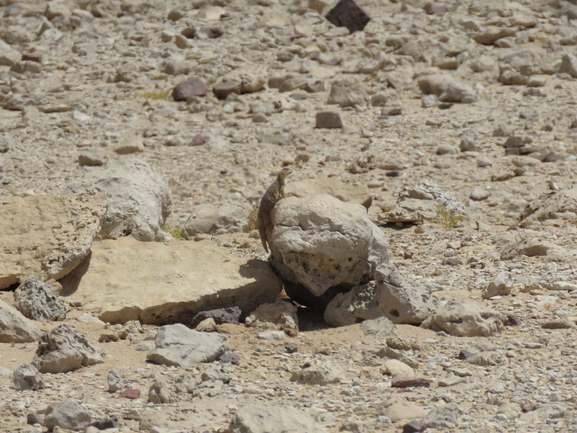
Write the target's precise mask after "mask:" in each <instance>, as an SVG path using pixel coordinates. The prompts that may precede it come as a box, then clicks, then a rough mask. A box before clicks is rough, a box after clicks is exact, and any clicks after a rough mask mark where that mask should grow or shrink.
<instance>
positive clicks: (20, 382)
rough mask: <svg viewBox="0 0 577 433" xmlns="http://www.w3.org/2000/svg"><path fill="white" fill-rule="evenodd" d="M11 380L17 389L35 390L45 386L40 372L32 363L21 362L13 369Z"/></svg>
mask: <svg viewBox="0 0 577 433" xmlns="http://www.w3.org/2000/svg"><path fill="white" fill-rule="evenodd" d="M13 381H14V389H16V390H18V391H26V390H28V389H31V390H33V391H37V390H39V389H42V388H44V387H45V386H46V385H45V383H44V378H43V377H42V374H40V372H39V371H38V369H37V368H36V367H34V366H33V365H32V364H22V365H21V366H20V367H18V368H17V369H16V370H14V377H13Z"/></svg>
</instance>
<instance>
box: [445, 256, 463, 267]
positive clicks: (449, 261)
mask: <svg viewBox="0 0 577 433" xmlns="http://www.w3.org/2000/svg"><path fill="white" fill-rule="evenodd" d="M442 264H443V265H446V266H461V265H462V264H463V262H461V261H460V260H459V259H457V258H455V257H449V258H448V259H445V260H443V263H442Z"/></svg>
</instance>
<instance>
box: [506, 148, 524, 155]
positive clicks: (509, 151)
mask: <svg viewBox="0 0 577 433" xmlns="http://www.w3.org/2000/svg"><path fill="white" fill-rule="evenodd" d="M521 149H522V148H519V147H509V148H507V149H505V155H521Z"/></svg>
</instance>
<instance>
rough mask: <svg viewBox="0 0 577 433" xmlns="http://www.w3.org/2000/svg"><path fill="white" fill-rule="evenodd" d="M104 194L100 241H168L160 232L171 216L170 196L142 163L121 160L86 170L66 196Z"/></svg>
mask: <svg viewBox="0 0 577 433" xmlns="http://www.w3.org/2000/svg"><path fill="white" fill-rule="evenodd" d="M81 191H103V192H104V193H105V194H106V198H107V199H108V208H107V210H106V214H105V215H104V221H103V223H102V226H101V229H100V233H99V234H100V236H101V237H102V238H110V239H117V238H119V237H121V236H132V237H134V238H136V239H138V240H139V241H144V242H150V241H158V242H162V241H168V240H170V239H171V236H170V234H169V233H166V232H165V231H163V230H162V226H163V225H164V222H165V221H166V218H168V216H169V215H170V214H171V213H172V195H171V193H170V188H169V186H168V183H167V181H166V179H164V177H163V176H161V175H160V174H158V173H156V172H155V171H154V170H153V169H152V167H151V166H150V165H148V164H147V163H146V162H143V161H130V160H120V161H116V162H114V163H112V164H110V165H109V166H107V167H103V168H97V169H94V170H91V171H89V172H88V173H87V174H86V176H85V177H84V179H82V180H81V181H80V182H79V183H75V184H72V185H70V186H69V187H68V189H67V190H66V192H67V193H74V192H81Z"/></svg>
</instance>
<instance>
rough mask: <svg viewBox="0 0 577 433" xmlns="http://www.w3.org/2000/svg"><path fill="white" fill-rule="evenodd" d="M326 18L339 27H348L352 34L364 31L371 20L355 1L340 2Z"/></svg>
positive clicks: (345, 0)
mask: <svg viewBox="0 0 577 433" xmlns="http://www.w3.org/2000/svg"><path fill="white" fill-rule="evenodd" d="M325 18H326V19H327V20H328V21H330V22H331V23H333V24H334V25H335V26H337V27H346V28H347V29H349V31H350V32H351V33H354V32H357V31H362V30H363V29H364V28H365V26H366V25H367V24H368V23H369V21H370V20H371V17H370V16H369V14H368V13H367V12H365V10H364V9H363V8H362V7H361V6H359V4H358V3H357V2H356V1H355V0H340V1H339V2H338V3H337V4H336V5H335V6H334V7H333V8H332V9H331V10H330V11H329V13H328V14H327V15H326V17H325Z"/></svg>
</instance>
